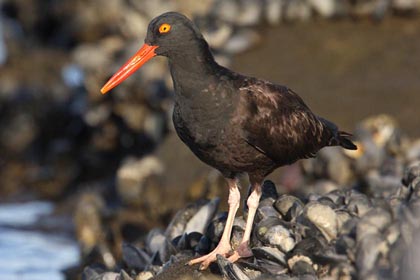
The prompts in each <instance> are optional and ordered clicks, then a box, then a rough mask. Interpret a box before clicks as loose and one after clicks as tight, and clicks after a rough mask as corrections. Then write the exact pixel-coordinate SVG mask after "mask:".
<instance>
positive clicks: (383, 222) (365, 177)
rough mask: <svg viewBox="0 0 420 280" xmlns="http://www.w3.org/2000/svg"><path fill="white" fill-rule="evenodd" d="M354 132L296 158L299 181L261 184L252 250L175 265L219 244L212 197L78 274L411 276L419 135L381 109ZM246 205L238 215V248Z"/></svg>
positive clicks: (218, 216) (218, 215)
mask: <svg viewBox="0 0 420 280" xmlns="http://www.w3.org/2000/svg"><path fill="white" fill-rule="evenodd" d="M356 139H358V140H357V141H358V145H359V150H358V151H356V152H351V153H348V152H343V150H341V149H339V148H337V149H335V148H329V149H324V150H322V151H321V152H320V153H319V156H318V157H317V158H315V159H311V160H306V161H302V162H301V163H302V165H301V168H302V169H301V170H302V173H301V175H300V176H301V178H300V179H299V180H298V181H300V183H299V186H298V187H296V188H294V190H292V191H289V192H288V193H286V192H285V188H284V186H282V185H281V184H277V185H275V184H274V183H273V182H271V181H269V180H268V181H266V182H265V183H264V187H263V195H262V198H261V201H260V206H259V208H258V211H257V216H256V220H255V226H254V229H253V233H252V243H251V245H252V251H253V253H254V257H251V258H248V259H243V260H240V261H239V262H237V263H230V262H229V261H228V260H227V259H225V258H223V257H222V256H220V257H219V258H218V261H217V264H214V265H213V266H212V267H211V268H210V270H209V271H207V272H199V271H198V270H196V269H197V267H192V268H189V267H187V268H185V267H184V268H182V267H181V265H183V264H185V262H186V260H188V259H190V258H192V257H193V256H196V255H201V254H205V253H208V252H209V251H210V250H211V249H212V248H214V246H216V245H217V243H218V240H219V238H220V236H221V234H222V231H223V226H224V222H225V219H226V212H218V211H217V209H218V204H219V199H218V198H214V199H212V200H204V201H203V200H201V201H197V202H195V203H192V204H189V205H187V206H186V207H184V208H183V209H181V210H179V211H178V212H177V213H176V215H175V216H173V217H172V219H171V221H170V222H169V223H168V225H167V227H166V228H154V229H152V230H150V231H149V232H148V233H147V235H138V236H137V238H135V236H133V237H134V239H133V240H132V242H125V243H123V245H122V248H121V261H119V262H118V264H117V265H116V266H115V267H114V268H113V272H109V271H108V272H105V271H107V270H106V268H105V267H103V266H102V267H97V266H87V267H86V268H85V270H84V272H83V275H84V279H114V278H115V279H117V278H116V277H121V278H120V279H220V278H223V279H241V280H245V279H415V278H416V275H418V273H419V271H418V266H417V265H416V263H417V256H418V254H419V249H418V242H419V240H418V236H419V233H420V228H419V225H420V220H419V214H420V213H419V212H418V211H419V207H418V206H417V205H418V204H419V201H420V197H419V188H420V183H419V182H420V161H419V159H420V142H419V141H418V140H417V141H410V140H409V139H407V138H405V137H404V136H403V135H401V132H400V131H399V130H398V129H397V127H396V126H395V123H394V122H393V120H392V118H389V117H388V116H384V115H382V116H377V117H374V118H370V119H367V120H365V121H364V122H362V123H361V124H360V125H359V127H358V129H357V130H356ZM246 213H247V211H246V209H244V213H243V216H240V217H237V218H236V220H235V226H234V228H233V232H232V236H231V244H232V246H233V247H234V248H235V246H237V245H238V243H239V241H240V240H241V236H242V234H243V231H244V223H245V221H244V216H246ZM105 258H106V257H105V256H104V259H105Z"/></svg>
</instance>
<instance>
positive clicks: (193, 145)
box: [101, 12, 357, 270]
mask: <svg viewBox="0 0 420 280" xmlns="http://www.w3.org/2000/svg"><path fill="white" fill-rule="evenodd" d="M154 56H164V57H167V59H168V64H169V69H170V73H171V76H172V81H173V85H174V91H175V94H174V110H173V115H172V119H173V123H174V127H175V130H176V133H177V134H178V136H179V138H180V139H181V140H182V141H183V142H184V143H185V144H186V145H187V146H188V147H189V148H190V150H191V151H192V152H193V153H194V154H195V155H196V156H197V157H198V158H199V159H200V160H201V161H203V162H204V163H206V164H207V165H209V166H211V167H213V168H215V169H217V170H219V171H220V173H221V174H222V175H223V177H224V178H225V179H226V181H227V185H228V187H229V195H228V215H227V220H226V224H225V228H224V231H223V234H222V236H221V239H220V241H219V243H218V245H217V246H216V247H215V249H214V250H213V251H212V252H210V253H209V254H207V255H204V256H199V257H197V258H195V259H192V260H190V261H189V264H190V265H194V264H200V266H199V269H201V270H205V269H206V268H207V267H208V266H209V265H210V264H211V263H212V262H215V261H216V256H217V255H218V254H220V255H222V256H225V257H227V258H228V259H229V260H230V261H232V262H235V261H237V260H238V259H240V258H246V257H251V256H252V250H251V248H250V237H251V232H252V227H253V221H254V217H255V213H256V210H257V208H258V204H259V200H260V197H261V193H262V185H263V180H264V179H265V177H266V176H267V175H269V174H270V173H271V172H273V171H274V170H275V169H277V168H279V167H281V166H284V165H289V164H292V163H294V162H296V161H298V160H300V159H306V158H311V157H314V156H315V155H316V153H317V152H318V151H319V150H320V149H321V148H323V147H327V146H341V147H343V148H344V149H349V150H356V149H357V146H356V145H355V144H354V143H353V142H352V141H351V136H352V135H351V134H350V133H347V132H344V131H340V130H339V129H338V127H337V126H336V125H335V124H334V123H332V122H330V121H328V120H326V119H324V118H322V117H319V116H317V115H316V114H314V113H313V112H312V111H311V110H310V108H309V107H308V106H307V105H306V104H305V103H304V101H303V100H302V98H301V97H299V95H298V94H297V93H295V92H294V91H293V90H292V89H290V88H288V87H286V86H282V85H278V84H275V83H272V82H269V81H266V80H262V79H257V78H254V77H249V76H245V75H242V74H239V73H236V72H234V71H232V70H229V69H228V68H225V67H223V66H221V65H219V64H218V63H217V62H216V61H215V59H214V56H213V54H212V52H211V50H210V47H209V45H208V43H207V42H206V40H205V38H204V37H203V35H202V33H201V32H200V30H199V29H198V28H197V26H196V25H195V24H194V23H193V22H192V21H191V20H190V19H188V18H187V17H186V16H184V15H182V14H180V13H177V12H166V13H164V14H161V15H160V16H157V17H155V18H154V19H152V20H151V22H150V23H149V25H148V29H147V34H146V38H145V40H144V45H143V46H142V47H141V48H140V49H139V50H138V51H137V53H135V54H134V55H133V56H132V57H131V58H130V59H129V60H128V61H127V62H126V63H125V64H124V65H123V66H122V67H121V68H120V69H119V70H118V71H117V72H116V73H115V74H114V75H113V76H112V77H111V78H110V79H109V81H108V82H107V83H106V84H105V85H104V86H103V88H102V89H101V92H102V93H103V94H105V93H106V92H108V91H110V90H111V89H112V88H114V87H115V86H117V85H118V84H120V83H121V82H122V81H124V80H125V79H126V78H128V77H129V76H130V75H131V74H133V73H134V72H135V71H136V70H137V69H138V68H140V67H141V66H142V65H143V64H144V63H146V62H147V61H148V60H150V59H151V58H152V57H154ZM243 174H247V175H248V178H249V183H250V186H249V188H250V191H249V193H250V194H249V196H248V198H247V199H246V204H247V206H248V215H247V221H246V226H245V231H244V235H243V239H242V241H241V243H240V244H239V246H238V247H237V248H236V249H235V250H232V248H231V246H230V236H231V232H232V226H233V222H234V219H235V215H236V212H237V210H238V208H239V205H240V200H241V198H240V191H239V188H240V186H239V178H240V176H242V175H243Z"/></svg>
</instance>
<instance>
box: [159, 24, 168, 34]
mask: <svg viewBox="0 0 420 280" xmlns="http://www.w3.org/2000/svg"><path fill="white" fill-rule="evenodd" d="M169 30H171V25H170V24H167V23H164V24H162V25H161V26H159V33H168V32H169Z"/></svg>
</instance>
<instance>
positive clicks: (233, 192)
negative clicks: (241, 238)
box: [188, 179, 241, 270]
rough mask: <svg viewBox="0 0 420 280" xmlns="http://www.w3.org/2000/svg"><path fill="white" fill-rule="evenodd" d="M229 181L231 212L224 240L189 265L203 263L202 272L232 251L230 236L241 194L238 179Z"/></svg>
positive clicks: (223, 236)
mask: <svg viewBox="0 0 420 280" xmlns="http://www.w3.org/2000/svg"><path fill="white" fill-rule="evenodd" d="M227 181H228V184H229V199H228V204H229V212H228V217H227V220H226V225H225V229H224V230H223V234H222V238H221V239H220V241H219V244H218V245H217V247H216V248H215V249H214V250H213V251H212V252H210V253H209V254H207V255H205V256H202V257H199V258H196V259H193V260H191V261H190V262H189V263H188V264H189V265H193V264H196V263H200V262H201V265H200V270H204V269H206V268H207V267H208V266H209V265H210V263H212V262H214V261H216V256H217V255H222V256H224V257H226V256H227V255H228V254H229V253H230V252H231V250H232V248H231V246H230V235H231V233H232V226H233V221H234V220H235V215H236V211H238V208H239V203H240V200H241V193H240V192H239V188H238V181H237V179H227Z"/></svg>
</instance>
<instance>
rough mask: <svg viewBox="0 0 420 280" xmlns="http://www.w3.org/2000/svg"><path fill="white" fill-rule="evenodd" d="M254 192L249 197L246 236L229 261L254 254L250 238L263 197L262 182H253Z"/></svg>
mask: <svg viewBox="0 0 420 280" xmlns="http://www.w3.org/2000/svg"><path fill="white" fill-rule="evenodd" d="M251 187H252V192H251V194H250V195H249V197H248V200H247V205H248V218H247V219H246V226H245V232H244V236H243V238H242V241H241V244H239V246H238V248H236V250H235V252H234V253H233V254H232V255H231V256H230V257H229V261H231V262H235V261H237V260H238V259H239V258H246V257H250V256H252V251H251V248H250V247H249V240H250V238H251V232H252V225H253V223H254V217H255V213H256V212H257V208H258V204H259V202H260V197H261V184H260V183H253V184H252V185H251Z"/></svg>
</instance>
